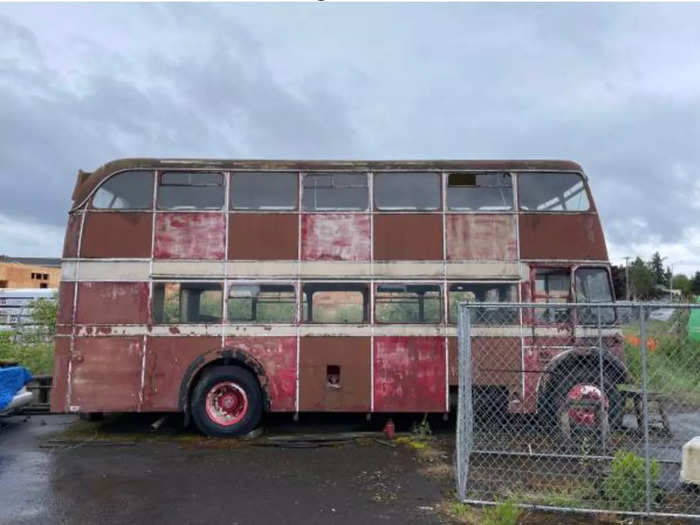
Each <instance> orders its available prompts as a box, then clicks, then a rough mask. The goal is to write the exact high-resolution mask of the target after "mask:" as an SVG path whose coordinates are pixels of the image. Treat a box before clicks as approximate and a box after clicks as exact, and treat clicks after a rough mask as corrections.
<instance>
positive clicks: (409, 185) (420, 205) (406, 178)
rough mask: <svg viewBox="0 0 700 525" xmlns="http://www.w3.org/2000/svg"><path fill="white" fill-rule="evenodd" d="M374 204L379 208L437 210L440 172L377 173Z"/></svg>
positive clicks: (438, 205) (438, 206)
mask: <svg viewBox="0 0 700 525" xmlns="http://www.w3.org/2000/svg"><path fill="white" fill-rule="evenodd" d="M374 205H375V207H376V208H377V209H378V210H390V211H391V210H437V209H438V208H440V174H439V173H430V172H425V173H416V172H410V173H393V172H392V173H388V172H385V173H376V174H375V175H374Z"/></svg>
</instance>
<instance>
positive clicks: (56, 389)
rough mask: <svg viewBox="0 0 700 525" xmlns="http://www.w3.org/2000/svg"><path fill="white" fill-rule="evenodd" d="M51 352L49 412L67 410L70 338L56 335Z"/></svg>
mask: <svg viewBox="0 0 700 525" xmlns="http://www.w3.org/2000/svg"><path fill="white" fill-rule="evenodd" d="M54 342H55V343H54V354H53V383H52V384H51V396H50V400H51V412H67V411H68V407H67V406H66V394H67V392H68V363H69V361H70V338H68V337H56V338H55V339H54Z"/></svg>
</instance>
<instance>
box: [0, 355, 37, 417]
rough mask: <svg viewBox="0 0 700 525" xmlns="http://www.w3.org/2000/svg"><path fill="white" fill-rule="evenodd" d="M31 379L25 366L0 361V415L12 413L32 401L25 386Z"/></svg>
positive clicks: (31, 396) (30, 394)
mask: <svg viewBox="0 0 700 525" xmlns="http://www.w3.org/2000/svg"><path fill="white" fill-rule="evenodd" d="M31 380H32V374H31V373H30V372H29V370H27V369H26V368H24V367H21V366H18V365H16V364H15V363H3V362H0V416H8V415H12V414H14V413H16V412H17V411H18V410H20V409H21V408H22V407H24V406H26V405H28V404H29V403H31V402H32V399H33V395H32V393H31V392H30V391H29V390H27V388H26V387H25V385H26V384H27V383H29V382H30V381H31Z"/></svg>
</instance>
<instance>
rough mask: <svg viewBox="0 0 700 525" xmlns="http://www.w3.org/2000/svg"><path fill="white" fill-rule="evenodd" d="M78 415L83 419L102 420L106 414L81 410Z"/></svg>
mask: <svg viewBox="0 0 700 525" xmlns="http://www.w3.org/2000/svg"><path fill="white" fill-rule="evenodd" d="M78 417H79V418H80V419H82V420H83V421H102V419H103V418H104V414H103V413H102V412H79V413H78Z"/></svg>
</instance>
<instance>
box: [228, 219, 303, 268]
mask: <svg viewBox="0 0 700 525" xmlns="http://www.w3.org/2000/svg"><path fill="white" fill-rule="evenodd" d="M298 230H299V217H298V215H297V214H296V213H274V214H273V213H232V214H230V215H229V234H228V238H229V241H228V258H229V259H239V260H240V259H264V260H283V259H296V258H297V248H298V247H297V245H298Z"/></svg>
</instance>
